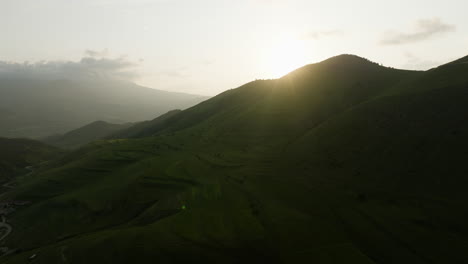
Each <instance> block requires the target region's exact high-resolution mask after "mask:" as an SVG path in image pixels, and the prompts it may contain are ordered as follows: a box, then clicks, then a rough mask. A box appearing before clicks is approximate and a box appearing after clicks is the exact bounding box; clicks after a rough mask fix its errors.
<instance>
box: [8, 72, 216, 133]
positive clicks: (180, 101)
mask: <svg viewBox="0 0 468 264" xmlns="http://www.w3.org/2000/svg"><path fill="white" fill-rule="evenodd" d="M206 98H207V97H205V96H199V95H190V94H183V93H173V92H166V91H161V90H155V89H150V88H146V87H142V86H139V85H136V84H134V83H130V82H124V81H114V80H96V81H90V80H86V81H85V80H52V81H51V80H31V79H5V78H2V79H0V124H1V126H0V136H4V137H29V138H41V137H46V136H51V135H54V134H62V133H65V132H67V131H70V130H72V129H76V128H79V127H81V126H84V125H86V124H89V123H91V122H94V121H97V120H102V121H105V122H110V123H116V124H123V123H128V122H136V121H143V120H147V119H150V118H152V117H154V116H158V115H161V114H163V113H166V112H167V111H169V110H173V109H184V108H187V107H190V106H193V105H195V104H197V103H199V102H201V101H203V100H205V99H206Z"/></svg>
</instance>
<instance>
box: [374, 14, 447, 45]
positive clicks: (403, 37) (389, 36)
mask: <svg viewBox="0 0 468 264" xmlns="http://www.w3.org/2000/svg"><path fill="white" fill-rule="evenodd" d="M455 30H456V27H455V26H454V25H450V24H446V23H444V22H442V20H441V19H440V18H432V19H421V20H418V21H416V25H415V29H414V31H413V32H411V33H403V32H387V33H386V36H385V37H384V38H383V39H382V40H381V41H380V43H381V44H382V45H400V44H407V43H414V42H419V41H424V40H427V39H430V38H432V37H434V36H437V35H442V34H444V33H448V32H453V31H455Z"/></svg>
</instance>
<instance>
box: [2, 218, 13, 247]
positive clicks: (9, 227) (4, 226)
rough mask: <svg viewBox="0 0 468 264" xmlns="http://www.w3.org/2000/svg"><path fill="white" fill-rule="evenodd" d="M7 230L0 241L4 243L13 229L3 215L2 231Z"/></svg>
mask: <svg viewBox="0 0 468 264" xmlns="http://www.w3.org/2000/svg"><path fill="white" fill-rule="evenodd" d="M4 228H5V229H6V231H5V232H4V234H3V235H2V236H1V237H0V241H2V240H3V239H5V238H6V237H7V236H8V235H9V234H10V233H11V231H12V230H13V228H12V227H11V225H10V224H8V223H7V222H6V218H5V216H3V215H2V222H0V230H1V229H4Z"/></svg>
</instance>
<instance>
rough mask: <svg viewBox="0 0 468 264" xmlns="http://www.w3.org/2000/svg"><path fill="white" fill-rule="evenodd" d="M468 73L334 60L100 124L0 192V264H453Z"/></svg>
mask: <svg viewBox="0 0 468 264" xmlns="http://www.w3.org/2000/svg"><path fill="white" fill-rule="evenodd" d="M467 73H468V57H465V58H462V59H460V60H457V61H454V62H452V63H449V64H446V65H442V66H440V67H437V68H434V69H431V70H428V71H406V70H398V69H393V68H387V67H383V66H380V65H378V64H376V63H373V62H371V61H369V60H366V59H364V58H360V57H357V56H353V55H341V56H337V57H333V58H330V59H328V60H325V61H323V62H320V63H317V64H312V65H308V66H305V67H303V68H300V69H298V70H296V71H294V72H292V73H290V74H288V75H286V76H284V77H282V78H280V79H276V80H259V81H254V82H251V83H248V84H246V85H243V86H241V87H239V88H237V89H232V90H229V91H226V92H224V93H222V94H220V95H218V96H215V97H213V98H211V99H208V100H206V101H204V102H202V103H200V104H198V105H196V106H194V107H191V108H189V109H186V110H183V111H172V112H169V113H167V114H165V115H162V116H160V117H159V118H156V119H153V120H152V121H147V122H142V123H137V124H135V125H133V126H131V127H128V128H125V129H122V130H118V131H116V132H113V133H111V135H109V136H104V137H101V140H98V141H94V142H91V143H89V144H87V145H85V146H83V147H81V148H80V149H79V150H76V151H73V152H69V153H67V154H66V155H64V156H63V157H61V158H59V159H55V160H54V162H53V163H51V164H49V165H48V167H44V168H40V169H39V170H37V171H36V172H34V173H32V174H29V175H27V176H23V177H21V178H20V179H19V180H18V186H17V187H15V188H14V189H12V190H11V191H9V192H8V193H5V194H3V196H4V198H5V199H10V200H20V201H28V202H31V204H30V205H29V206H27V207H22V208H18V210H17V212H15V213H14V214H11V215H8V216H7V220H8V221H9V222H10V223H12V226H13V232H11V234H10V235H9V236H8V237H7V239H5V240H4V241H2V243H4V246H5V247H8V248H10V249H14V250H13V251H12V253H10V254H9V255H7V256H4V257H3V258H2V261H3V262H4V263H9V264H14V263H24V262H26V261H28V258H30V257H31V256H34V258H35V259H34V260H33V261H37V262H41V263H60V262H64V260H73V263H122V264H123V263H154V262H162V263H369V264H372V263H378V264H393V263H412V264H423V263H467V262H468V254H467V251H466V245H467V244H468V224H467V223H468V207H467V206H466V204H467V202H468V192H466V186H468V177H467V169H466V165H465V164H466V162H465V161H466V160H468V151H467V150H468V122H467V117H468V104H467V103H466V102H468V74H467ZM70 262H72V261H70Z"/></svg>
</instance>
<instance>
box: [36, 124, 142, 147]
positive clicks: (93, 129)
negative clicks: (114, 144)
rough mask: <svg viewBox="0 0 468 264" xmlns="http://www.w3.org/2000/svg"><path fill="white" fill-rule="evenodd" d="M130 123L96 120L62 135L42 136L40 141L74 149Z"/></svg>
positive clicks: (122, 128)
mask: <svg viewBox="0 0 468 264" xmlns="http://www.w3.org/2000/svg"><path fill="white" fill-rule="evenodd" d="M132 125H133V124H132V123H126V124H110V123H107V122H104V121H96V122H93V123H91V124H88V125H86V126H83V127H80V128H78V129H75V130H72V131H70V132H67V133H65V134H63V135H57V136H52V137H47V138H44V139H43V140H42V141H43V142H45V143H47V144H50V145H53V146H57V147H60V148H64V149H74V148H78V147H81V146H83V145H86V144H88V143H90V142H92V141H95V140H99V139H103V138H104V137H106V136H109V135H111V134H114V133H117V131H120V130H125V129H128V128H129V127H131V126H132Z"/></svg>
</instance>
